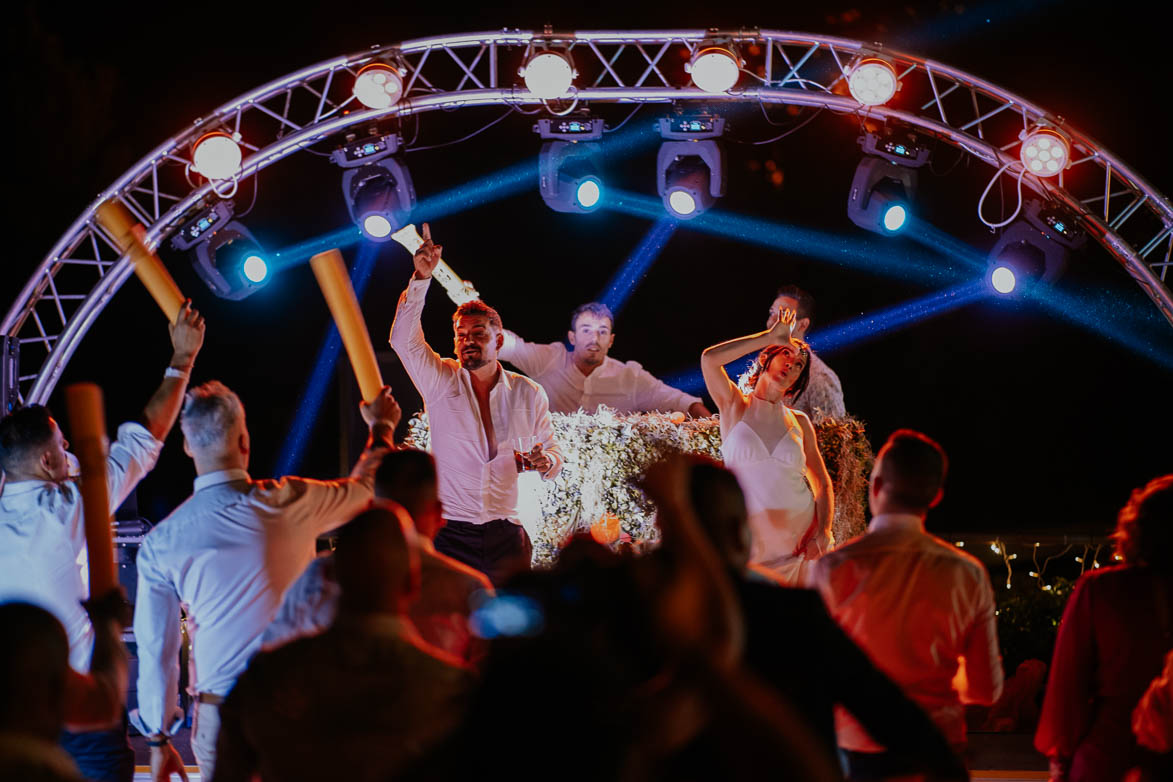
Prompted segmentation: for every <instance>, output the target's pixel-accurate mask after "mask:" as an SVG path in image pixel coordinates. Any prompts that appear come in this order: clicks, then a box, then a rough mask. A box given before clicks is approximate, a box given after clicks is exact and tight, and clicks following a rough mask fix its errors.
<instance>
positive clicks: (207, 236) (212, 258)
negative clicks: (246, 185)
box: [171, 201, 271, 301]
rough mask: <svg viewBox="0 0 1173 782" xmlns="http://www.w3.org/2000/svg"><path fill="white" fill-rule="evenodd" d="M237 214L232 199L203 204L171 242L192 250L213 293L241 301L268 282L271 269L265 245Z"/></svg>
mask: <svg viewBox="0 0 1173 782" xmlns="http://www.w3.org/2000/svg"><path fill="white" fill-rule="evenodd" d="M234 214H235V205H234V204H233V202H232V201H216V202H215V203H213V204H211V205H210V206H205V207H203V208H202V209H200V210H199V211H198V212H196V214H195V215H194V216H193V217H192V218H190V219H189V220H188V221H187V222H186V223H184V224H183V226H182V227H181V228H180V229H179V231H177V232H176V233H175V235H174V236H173V237H172V239H171V246H172V247H173V248H174V249H176V250H179V251H181V252H187V253H188V255H189V256H190V257H191V260H192V267H193V268H194V269H195V271H196V274H198V275H199V277H200V279H201V280H203V281H204V283H205V284H206V285H207V286H208V288H209V289H210V290H211V291H212V293H214V294H216V295H217V296H219V297H221V298H224V299H231V300H234V301H237V300H240V299H243V298H245V297H246V296H251V295H252V294H253V293H255V292H256V291H257V290H258V289H259V288H261V287H262V286H263V285H264V284H265V283H266V282H268V280H269V274H270V271H271V270H270V268H269V262H268V260H267V258H266V256H265V251H264V249H263V248H262V247H261V245H260V243H259V242H258V241H257V240H256V238H255V237H254V236H253V235H252V233H251V232H250V231H249V230H248V229H247V228H245V226H244V224H243V223H241V222H239V221H237V220H233V219H232V217H233V215H234Z"/></svg>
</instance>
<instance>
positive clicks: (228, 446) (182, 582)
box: [134, 381, 399, 780]
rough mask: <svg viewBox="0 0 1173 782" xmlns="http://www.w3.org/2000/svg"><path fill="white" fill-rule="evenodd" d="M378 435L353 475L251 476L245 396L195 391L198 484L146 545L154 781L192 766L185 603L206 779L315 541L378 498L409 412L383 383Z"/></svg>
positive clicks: (141, 651)
mask: <svg viewBox="0 0 1173 782" xmlns="http://www.w3.org/2000/svg"><path fill="white" fill-rule="evenodd" d="M361 411H362V415H363V418H364V419H365V420H366V421H367V423H368V424H369V425H370V426H371V438H370V440H369V441H368V443H367V448H366V450H365V451H364V452H363V454H362V456H360V457H359V460H358V463H357V464H356V465H355V468H354V470H353V472H352V473H351V476H350V477H348V478H344V479H341V480H336V481H315V480H310V479H308V478H295V477H285V478H281V479H279V480H253V479H252V478H250V477H249V474H248V472H247V468H248V462H249V454H250V451H251V448H250V440H249V433H248V428H247V427H246V425H245V418H244V408H243V406H242V405H241V403H240V399H239V397H237V396H236V394H234V393H233V392H232V391H230V390H229V389H228V388H226V387H225V386H224V385H222V384H221V383H218V382H216V381H212V382H209V383H205V384H203V385H202V386H199V387H197V388H195V389H193V390H192V392H191V393H190V394H188V399H187V403H186V404H185V405H184V407H183V415H182V418H181V419H180V426H181V428H182V429H183V449H184V452H185V453H187V455H188V456H190V457H191V458H192V461H193V462H195V468H196V475H197V477H196V479H195V490H194V493H193V494H192V496H191V497H189V498H188V499H187V500H186V501H185V502H184V503H183V504H182V505H180V506H179V507H178V508H176V509H175V511H174V512H172V514H171V515H170V516H168V517H167V518H166V519H164V520H163V521H162V522H161V523H160V524H159V526H157V527H156V528H155V529H153V530H152V531H151V532H150V533H149V534H148V535H147V537H146V538H145V539H144V541H143V544H142V547H141V548H140V549H139V554H138V595H137V596H138V603H137V605H136V606H135V617H134V632H135V639H136V640H137V642H138V655H139V676H138V700H139V708H138V715H137V720H136V726H137V727H139V729H140V730H142V732H143V733H144V734H145V735H147V736H148V745H149V746H150V747H151V773H152V776H153V778H154V779H155V780H165V779H168V778H170V775H171V774H172V773H177V774H180V776H183V761H182V760H181V759H180V757H179V753H178V752H176V750H175V748H174V747H172V746H171V745H170V743H169V741H168V737H169V734H170V733H171V732H172V730H173V728H174V727H175V723H176V719H175V718H176V711H177V709H176V700H177V695H178V689H179V644H180V632H179V617H180V606H181V605H183V606H184V607H185V610H186V613H187V631H188V635H189V637H190V638H191V645H192V659H193V661H194V665H193V669H192V677H191V679H192V684H191V688H192V691H193V692H194V694H195V697H196V709H195V720H194V723H193V725H192V737H191V746H192V751H193V752H194V753H195V757H196V762H197V763H198V764H199V766H200V772H201V775H202V777H203V778H204V779H211V778H212V773H213V766H214V763H215V748H216V734H217V732H218V730H219V714H218V712H217V707H218V706H219V704H220V703H222V702H223V700H224V697H225V696H226V695H227V694H228V691H229V690H230V689H231V688H232V685H233V683H234V682H235V681H236V678H237V677H238V676H239V675H240V674H241V672H242V671H244V669H245V666H247V665H248V661H249V659H250V658H251V657H252V656H253V655H254V654H255V653H256V652H257V651H258V650H259V649H260V646H261V636H262V634H263V633H264V631H265V628H266V627H267V626H268V624H269V623H270V622H271V621H272V620H273V617H274V615H275V614H276V613H277V609H278V607H279V606H280V604H281V597H282V595H283V594H284V593H285V590H286V589H288V588H289V586H290V584H292V583H293V582H294V580H296V579H297V577H298V576H299V575H300V574H301V572H302V571H303V570H304V569H305V567H306V565H308V564H309V562H310V560H311V559H312V558H313V555H314V541H315V539H316V538H317V537H318V535H320V534H322V533H323V532H327V531H329V530H331V529H333V528H335V527H337V526H339V525H341V524H343V523H345V522H346V521H348V520H349V519H350V518H352V517H353V516H354V515H355V514H356V513H358V512H359V511H360V510H362V509H363V508H364V507H366V505H367V504H368V503H369V502H370V501H371V497H372V490H371V486H372V483H373V482H374V470H375V468H376V467H377V463H378V459H379V457H380V456H381V454H382V453H383V450H384V449H383V447H382V446H384V445H385V443H386V442H389V440H390V433H391V432H394V431H395V425H396V423H398V419H399V406H398V405H397V404H396V403H395V400H394V398H393V397H392V396H391V394H390V389H388V388H383V389H382V390H381V391H380V393H379V394H378V396H376V397H375V399H374V400H372V401H371V403H369V404H368V403H365V402H364V403H363V404H362V406H361Z"/></svg>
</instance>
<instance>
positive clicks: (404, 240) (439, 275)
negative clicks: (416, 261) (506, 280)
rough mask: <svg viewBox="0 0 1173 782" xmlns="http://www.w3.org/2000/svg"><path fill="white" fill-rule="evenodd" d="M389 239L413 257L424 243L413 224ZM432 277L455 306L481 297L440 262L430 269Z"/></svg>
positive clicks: (467, 283) (409, 224)
mask: <svg viewBox="0 0 1173 782" xmlns="http://www.w3.org/2000/svg"><path fill="white" fill-rule="evenodd" d="M391 238H392V239H394V240H395V241H397V242H399V243H400V244H401V245H403V246H404V247H405V248H407V251H408V252H409V253H411V254H412V255H413V256H414V255H415V253H416V251H417V250H418V249H419V248H420V247H421V246H422V245H423V243H424V239H423V237H422V236H420V235H419V231H417V230H416V229H415V224H414V223H408V224H407V225H405V226H403V227H402V228H400V229H399V230H398V231H396V232H395V233H393V234H391ZM432 277H434V278H435V280H436V282H438V283H440V284H441V285H443V286H444V290H445V291H447V292H448V298H450V299H452V301H453V303H455V304H456V305H457V306H459V305H461V304H464V303H465V302H466V301H472V300H473V299H479V298H480V297H481V294H479V293H477V289H476V288H474V287H472V283H471V282H468V281H467V280H462V279H460V277H459V276H458V275H457V274H456V272H454V271H452V267H451V266H449V265H448V264H446V263H444V261H440V262H439V263H438V264H436V268H435V269H432Z"/></svg>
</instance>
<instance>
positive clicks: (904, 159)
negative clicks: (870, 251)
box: [847, 127, 929, 235]
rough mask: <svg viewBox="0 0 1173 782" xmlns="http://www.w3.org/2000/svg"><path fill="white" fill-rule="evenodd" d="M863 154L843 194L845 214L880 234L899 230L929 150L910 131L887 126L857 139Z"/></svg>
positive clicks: (859, 224) (860, 224) (904, 219)
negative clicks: (848, 190)
mask: <svg viewBox="0 0 1173 782" xmlns="http://www.w3.org/2000/svg"><path fill="white" fill-rule="evenodd" d="M859 143H860V146H862V147H863V150H864V152H865V153H866V155H865V156H864V158H863V160H861V161H860V163H859V165H858V166H857V167H856V169H855V176H854V177H853V178H852V181H851V192H850V193H849V194H848V196H847V216H848V217H849V218H851V221H852V222H853V223H855V224H856V225H858V226H859V227H860V228H864V229H867V230H868V231H872V232H874V233H878V234H881V235H891V234H894V233H898V232H900V231H901V230H902V229H903V228H904V227H905V226H907V225H908V219H909V217H910V216H911V215H912V199H913V197H914V196H915V195H916V186H917V172H916V169H917V168H919V167H920V166H923V165H924V164H925V163H927V162H928V160H929V149H928V147H927V146H925V145H924V144H921V143H920V139H919V137H917V136H916V135H915V134H914V133H912V132H911V131H908V130H905V129H903V128H899V127H896V128H890V129H889V130H887V131H886V132H885V133H883V134H882V135H881V134H877V133H868V134H865V135H864V136H861V137H860V139H859Z"/></svg>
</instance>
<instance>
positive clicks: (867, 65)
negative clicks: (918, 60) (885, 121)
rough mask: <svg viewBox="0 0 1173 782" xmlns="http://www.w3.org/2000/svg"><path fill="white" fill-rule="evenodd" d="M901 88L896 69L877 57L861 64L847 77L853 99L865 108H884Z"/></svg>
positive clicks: (848, 87)
mask: <svg viewBox="0 0 1173 782" xmlns="http://www.w3.org/2000/svg"><path fill="white" fill-rule="evenodd" d="M899 86H900V82H899V81H898V80H897V78H896V69H895V68H893V67H892V66H891V65H889V64H888V63H886V62H884V61H883V60H881V59H878V58H875V57H869V58H868V59H866V60H863V61H862V62H860V63H859V64H858V65H856V66H855V67H854V68H852V69H851V74H850V75H849V76H848V77H847V89H848V90H850V91H851V97H853V98H855V99H856V100H857V101H859V102H860V103H862V104H863V105H865V106H882V105H883V104H885V103H887V102H888V101H890V100H892V96H893V95H895V94H896V89H897V87H899Z"/></svg>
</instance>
